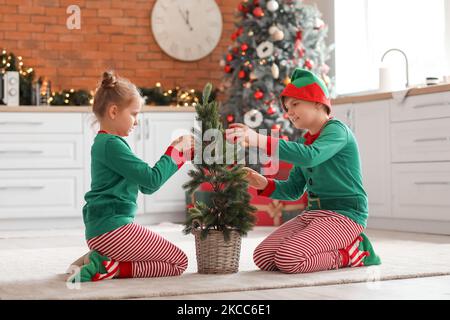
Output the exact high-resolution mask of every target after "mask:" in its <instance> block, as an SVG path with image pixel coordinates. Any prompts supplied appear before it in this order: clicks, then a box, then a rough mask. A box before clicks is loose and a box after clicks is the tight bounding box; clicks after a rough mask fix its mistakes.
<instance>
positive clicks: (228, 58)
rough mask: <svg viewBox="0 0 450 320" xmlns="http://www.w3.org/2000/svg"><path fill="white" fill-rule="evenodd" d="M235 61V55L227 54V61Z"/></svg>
mask: <svg viewBox="0 0 450 320" xmlns="http://www.w3.org/2000/svg"><path fill="white" fill-rule="evenodd" d="M232 60H233V55H231V54H227V61H228V62H231V61H232Z"/></svg>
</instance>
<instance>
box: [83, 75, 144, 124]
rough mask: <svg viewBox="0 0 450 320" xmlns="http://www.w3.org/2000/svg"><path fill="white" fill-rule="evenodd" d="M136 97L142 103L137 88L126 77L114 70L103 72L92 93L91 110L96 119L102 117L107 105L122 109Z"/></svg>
mask: <svg viewBox="0 0 450 320" xmlns="http://www.w3.org/2000/svg"><path fill="white" fill-rule="evenodd" d="M134 99H138V101H139V103H141V104H143V102H144V100H143V98H142V95H141V93H140V91H139V89H138V88H137V87H136V86H135V85H134V84H133V83H131V82H130V81H129V80H128V79H125V78H122V77H119V76H117V75H116V74H115V72H114V71H112V70H108V71H105V72H103V76H102V80H101V81H100V82H99V84H98V86H97V89H96V91H95V95H94V104H93V106H92V111H93V112H94V114H95V116H96V117H97V119H100V118H103V116H104V115H105V113H106V111H107V110H108V108H109V106H111V105H116V106H117V107H119V109H124V108H126V107H128V106H129V105H130V103H131V102H133V100H134Z"/></svg>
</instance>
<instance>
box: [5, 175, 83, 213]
mask: <svg viewBox="0 0 450 320" xmlns="http://www.w3.org/2000/svg"><path fill="white" fill-rule="evenodd" d="M83 203H84V202H83V170H81V169H71V170H0V218H51V217H81V213H82V206H83Z"/></svg>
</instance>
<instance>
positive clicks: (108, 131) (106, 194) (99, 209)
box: [68, 72, 194, 282]
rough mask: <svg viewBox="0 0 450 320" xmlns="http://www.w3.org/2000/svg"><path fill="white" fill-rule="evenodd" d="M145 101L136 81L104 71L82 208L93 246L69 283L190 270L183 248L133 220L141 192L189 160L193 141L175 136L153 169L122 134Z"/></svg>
mask: <svg viewBox="0 0 450 320" xmlns="http://www.w3.org/2000/svg"><path fill="white" fill-rule="evenodd" d="M141 106H142V97H141V95H140V93H139V91H138V90H137V88H136V86H135V85H134V84H132V83H131V82H129V81H128V80H127V79H124V78H120V77H116V76H115V75H114V74H113V73H112V72H105V73H104V74H103V80H102V81H101V84H100V85H99V87H98V88H97V91H96V93H95V97H94V105H93V112H94V114H95V116H96V118H97V120H98V121H99V123H100V131H99V132H98V134H97V136H96V137H95V139H94V144H93V145H92V149H91V156H92V159H91V174H92V181H91V190H90V191H89V192H87V193H86V195H85V200H86V204H85V205H84V207H83V221H84V224H85V227H86V231H85V236H86V240H87V244H88V247H89V249H91V251H90V252H89V253H88V254H86V255H85V256H84V257H82V258H80V259H79V260H78V261H77V262H75V264H78V265H81V267H80V268H75V270H76V271H75V272H74V273H73V274H72V275H71V276H70V277H69V279H68V281H70V282H75V281H81V282H83V281H98V280H104V279H112V278H117V277H120V278H130V277H132V278H137V277H163V276H177V275H180V274H182V273H183V272H184V270H186V267H187V264H188V261H187V257H186V254H185V253H184V252H182V251H181V250H180V249H179V248H177V247H176V246H175V245H173V244H172V243H170V242H169V241H167V240H165V239H164V238H162V237H161V236H159V235H157V234H156V233H154V232H152V231H150V230H149V229H147V228H145V227H143V226H140V225H139V224H136V223H134V222H133V221H134V217H135V213H136V209H137V205H136V198H137V194H138V191H141V192H142V193H145V194H152V193H153V192H155V191H157V190H158V189H159V188H160V187H161V186H162V185H163V184H164V183H165V182H166V181H167V180H168V179H169V178H170V177H171V176H172V175H173V174H174V173H175V172H176V171H177V170H178V169H179V168H180V167H181V166H182V165H183V163H184V162H185V161H186V160H187V159H188V158H189V159H190V157H191V151H192V148H193V146H194V140H193V137H192V136H191V135H186V136H182V137H180V138H178V139H176V140H175V141H173V142H172V144H171V145H170V146H169V147H168V149H167V151H166V152H165V154H164V155H163V156H162V157H161V158H160V159H159V161H158V162H156V164H155V166H154V167H153V168H151V167H150V166H149V165H148V164H147V163H145V162H144V161H142V160H141V159H139V158H137V157H136V156H135V155H134V154H133V152H132V151H131V149H130V147H129V145H128V144H127V142H126V141H125V140H124V139H123V137H126V136H128V134H129V133H130V132H131V130H132V129H133V128H134V127H135V126H136V125H137V124H138V122H137V116H138V114H139V112H140V110H141ZM186 155H188V156H186Z"/></svg>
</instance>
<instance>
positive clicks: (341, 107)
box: [331, 104, 355, 132]
mask: <svg viewBox="0 0 450 320" xmlns="http://www.w3.org/2000/svg"><path fill="white" fill-rule="evenodd" d="M354 112H355V111H354V107H353V105H352V104H337V105H335V106H333V107H332V112H331V116H332V117H335V118H337V119H339V120H341V121H342V122H343V123H345V124H346V125H347V126H348V127H349V128H350V129H351V130H352V131H353V132H355V122H354Z"/></svg>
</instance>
